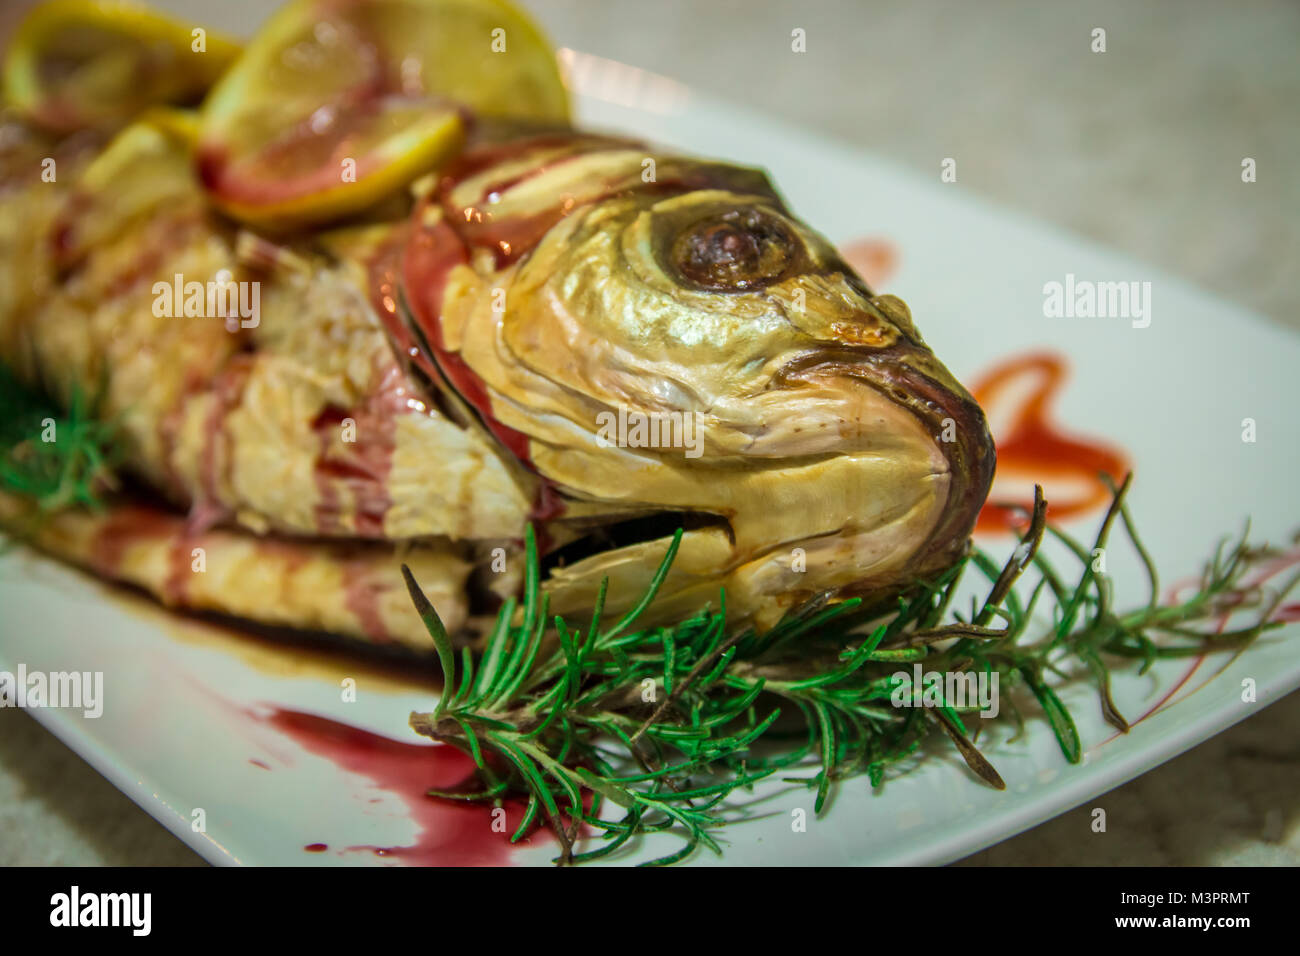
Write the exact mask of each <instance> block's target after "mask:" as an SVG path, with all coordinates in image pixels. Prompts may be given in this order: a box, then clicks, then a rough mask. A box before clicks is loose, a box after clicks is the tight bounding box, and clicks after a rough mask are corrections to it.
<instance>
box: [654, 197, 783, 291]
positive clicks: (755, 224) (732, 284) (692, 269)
mask: <svg viewBox="0 0 1300 956" xmlns="http://www.w3.org/2000/svg"><path fill="white" fill-rule="evenodd" d="M798 247H799V242H798V239H797V238H796V236H795V234H794V232H793V231H792V230H791V229H790V227H789V226H788V225H787V224H786V223H785V222H784V221H783V220H782V219H781V218H780V217H778V216H776V215H774V214H772V213H770V212H767V211H766V210H763V209H759V208H753V207H751V208H746V209H729V210H727V211H725V212H722V213H718V214H714V215H709V216H705V217H703V218H701V219H697V220H695V221H694V222H692V223H690V224H689V225H688V226H687V227H686V228H684V229H683V230H682V231H681V232H679V233H678V234H677V235H676V237H674V238H673V239H672V241H671V243H670V245H669V247H668V249H667V250H666V251H667V258H668V262H667V263H666V265H668V266H669V268H671V270H672V271H673V272H675V273H676V274H677V275H679V276H680V277H681V278H683V279H685V280H686V281H687V282H689V283H690V284H692V285H694V286H696V287H697V288H700V289H705V290H708V291H710V292H743V291H746V290H749V289H760V288H762V287H764V286H766V285H770V284H772V283H773V282H776V281H777V280H779V279H780V278H782V277H783V276H785V275H787V274H788V273H789V272H790V271H791V266H792V265H793V264H794V263H795V261H796V259H797V258H798V256H797V251H798Z"/></svg>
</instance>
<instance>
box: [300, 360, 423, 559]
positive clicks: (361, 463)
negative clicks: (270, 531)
mask: <svg viewBox="0 0 1300 956" xmlns="http://www.w3.org/2000/svg"><path fill="white" fill-rule="evenodd" d="M375 376H376V378H377V383H375V384H373V385H372V387H371V388H370V390H369V391H368V392H367V394H366V396H365V399H364V401H363V402H362V403H361V405H360V406H359V407H357V408H354V409H342V408H337V407H334V406H328V407H326V408H325V409H324V410H323V411H321V413H320V414H319V415H317V416H316V419H315V421H313V422H312V430H313V431H315V433H316V437H317V441H318V442H319V443H320V453H319V455H318V456H317V458H316V463H315V466H314V469H313V474H314V478H315V481H316V490H317V494H318V496H319V497H318V501H317V503H316V508H315V512H316V524H317V527H318V528H320V530H321V531H323V532H327V533H328V532H336V531H338V530H340V529H341V527H342V523H341V521H340V520H339V519H340V517H341V511H342V500H341V495H340V489H347V491H348V492H349V493H350V494H351V498H352V503H353V507H354V509H355V511H354V514H353V530H354V532H355V534H356V535H357V536H358V537H362V538H382V537H384V516H385V515H386V514H387V513H388V509H389V508H390V507H391V506H392V503H393V501H392V498H391V496H390V495H389V493H388V474H389V472H390V471H391V469H392V464H393V449H394V448H395V447H396V443H397V419H398V416H400V415H405V414H409V413H410V412H411V404H410V401H411V398H412V395H411V392H410V390H409V389H408V387H407V382H406V376H405V374H404V373H403V372H402V369H401V367H400V366H399V365H398V364H397V363H396V362H393V363H392V364H390V365H388V366H387V367H384V368H379V369H377V371H376V373H375ZM349 418H350V419H352V421H353V423H354V424H355V436H354V437H355V441H341V437H342V434H343V432H342V427H343V423H344V421H345V420H346V419H349Z"/></svg>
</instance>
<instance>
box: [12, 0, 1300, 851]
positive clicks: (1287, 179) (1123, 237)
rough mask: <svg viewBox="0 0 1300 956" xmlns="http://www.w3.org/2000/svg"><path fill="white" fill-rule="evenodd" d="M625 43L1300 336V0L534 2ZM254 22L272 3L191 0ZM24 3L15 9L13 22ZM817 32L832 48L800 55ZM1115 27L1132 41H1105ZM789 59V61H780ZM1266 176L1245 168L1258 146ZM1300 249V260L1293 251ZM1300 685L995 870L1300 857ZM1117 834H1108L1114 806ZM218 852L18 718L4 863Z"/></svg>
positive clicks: (612, 54) (682, 74)
mask: <svg viewBox="0 0 1300 956" xmlns="http://www.w3.org/2000/svg"><path fill="white" fill-rule="evenodd" d="M526 2H527V5H528V6H529V7H530V8H531V9H532V10H533V11H534V12H535V13H536V14H537V16H538V17H539V19H540V20H541V21H542V23H543V24H544V25H545V27H546V28H547V30H548V32H549V34H550V36H551V38H552V39H553V40H554V41H555V42H556V43H557V44H559V45H563V46H568V47H572V48H574V49H577V50H582V51H585V52H589V53H596V54H599V55H601V56H605V57H609V58H612V59H616V60H622V61H624V62H627V63H631V64H634V65H636V66H640V67H643V68H645V69H649V70H653V71H655V72H658V73H664V74H668V75H670V76H674V77H676V78H678V79H680V80H683V81H684V82H686V83H688V84H690V85H693V86H698V87H701V88H704V89H708V90H709V91H711V92H712V93H714V94H716V95H718V96H721V97H724V98H729V99H731V100H734V101H737V102H740V103H744V104H747V105H750V106H754V107H758V108H761V109H764V110H767V111H769V112H771V113H774V114H777V115H780V116H783V117H785V118H787V119H790V120H793V121H795V122H797V123H799V124H802V125H803V126H805V127H808V128H810V129H814V130H817V131H819V132H821V133H825V134H830V135H833V136H835V137H838V138H839V139H841V140H844V141H846V142H849V143H851V144H854V145H856V146H860V147H861V148H862V149H864V150H869V151H872V152H874V153H877V154H879V155H881V156H885V157H888V158H890V159H892V160H894V161H895V162H897V163H899V164H901V165H904V166H908V167H911V168H914V169H917V170H920V171H923V172H925V173H926V174H927V175H929V174H931V173H935V174H936V175H937V172H936V171H937V169H938V167H939V163H940V161H941V159H942V158H944V157H948V156H951V157H956V158H958V160H959V163H960V168H961V180H960V182H961V186H960V188H963V189H969V190H971V191H973V192H977V193H980V194H982V195H984V196H986V197H989V198H991V199H994V200H996V201H999V202H1001V203H1003V204H1005V205H1007V206H1009V207H1014V208H1017V209H1019V210H1021V211H1023V212H1026V213H1028V214H1030V215H1033V216H1036V217H1038V218H1041V219H1044V220H1047V221H1050V222H1053V223H1055V224H1057V225H1059V226H1061V227H1064V228H1066V229H1069V230H1071V231H1073V232H1076V233H1079V234H1083V235H1086V236H1088V237H1090V238H1092V239H1095V240H1098V241H1100V242H1104V243H1106V244H1108V245H1110V246H1113V247H1115V248H1117V249H1120V250H1123V251H1124V252H1127V253H1129V254H1131V255H1133V256H1135V257H1137V258H1139V259H1141V260H1144V261H1148V262H1151V263H1153V264H1155V265H1158V266H1160V267H1162V268H1164V269H1166V270H1167V271H1169V272H1172V273H1174V274H1178V275H1181V276H1183V277H1185V278H1187V279H1189V280H1191V281H1192V282H1194V283H1196V284H1198V285H1200V286H1202V287H1204V288H1207V289H1212V290H1214V292H1215V293H1216V294H1217V295H1219V296H1220V297H1222V298H1224V299H1228V300H1230V301H1233V302H1237V303H1240V304H1242V305H1245V306H1247V307H1250V308H1252V309H1255V310H1257V311H1259V312H1262V313H1264V314H1265V315H1267V316H1268V317H1269V318H1271V319H1273V320H1274V321H1278V322H1281V323H1284V324H1286V325H1290V326H1292V327H1295V328H1300V290H1297V286H1296V282H1295V278H1294V277H1295V269H1296V267H1295V264H1296V263H1297V262H1300V230H1297V228H1296V222H1297V219H1298V218H1300V178H1298V177H1296V176H1295V168H1296V161H1295V157H1296V156H1297V155H1300V115H1298V112H1300V110H1298V109H1297V104H1300V57H1297V55H1296V37H1297V36H1300V5H1297V4H1295V3H1291V2H1281V0H1275V2H1264V0H1244V2H1240V3H1232V4H1228V3H1211V2H1202V0H1159V2H1155V0H1148V2H1131V0H1103V2H1094V3H1091V4H1087V5H1083V4H1070V5H1065V4H1037V3H1011V2H983V3H978V4H977V3H969V2H962V0H954V2H939V3H935V2H927V0H916V2H904V0H900V2H887V3H882V2H876V0H870V2H868V0H859V2H851V0H842V2H841V0H804V2H797V3H796V2H785V3H782V2H771V0H744V2H741V0H727V2H723V0H656V2H654V3H648V4H647V3H644V2H643V0H526ZM159 5H161V6H168V7H171V8H173V9H180V10H186V11H191V12H194V11H203V10H208V9H213V10H215V13H214V14H212V15H209V16H207V17H205V18H204V19H206V20H207V21H208V22H210V23H212V24H213V25H214V26H219V27H224V28H226V29H228V30H233V31H237V32H247V31H248V30H249V29H251V28H252V27H253V26H255V25H256V23H257V22H258V21H259V20H260V19H261V18H262V17H263V16H264V14H265V11H266V9H268V8H269V6H270V5H269V4H266V3H263V2H261V0H223V2H221V3H217V2H215V0H170V2H168V3H164V4H159ZM14 10H16V7H13V6H12V5H10V4H6V9H5V10H4V11H3V12H0V33H2V32H4V29H5V23H6V21H10V22H11V21H12V19H13V15H14V14H13V11H14ZM796 27H798V28H802V29H804V30H805V31H806V34H807V53H806V54H805V55H803V56H801V57H790V56H782V57H780V58H779V59H777V58H774V51H780V52H785V51H788V49H789V38H790V32H791V30H793V29H794V28H796ZM1094 27H1102V28H1104V29H1105V30H1106V31H1107V52H1106V53H1104V54H1094V53H1092V52H1090V50H1089V40H1090V35H1091V31H1092V30H1093V28H1094ZM773 63H779V64H780V66H779V68H773V67H772V66H771V64H773ZM1247 156H1249V157H1253V158H1254V159H1255V160H1256V162H1257V168H1258V182H1256V183H1254V184H1251V185H1249V186H1247V185H1245V184H1243V183H1242V182H1241V180H1240V165H1241V160H1242V158H1243V157H1247ZM1287 263H1291V265H1290V266H1287V265H1286V264H1287ZM1297 727H1300V694H1292V695H1290V696H1289V697H1288V698H1286V699H1284V700H1282V701H1280V702H1278V703H1276V704H1274V705H1273V706H1271V707H1268V708H1266V709H1264V710H1262V711H1261V712H1260V713H1259V714H1258V715H1256V716H1253V717H1251V718H1249V719H1247V720H1246V721H1244V722H1242V723H1241V724H1238V725H1237V726H1236V727H1233V728H1232V729H1230V730H1228V731H1226V732H1225V733H1223V734H1220V735H1219V736H1217V737H1215V738H1214V739H1212V740H1209V741H1207V742H1206V743H1204V744H1202V745H1200V746H1199V747H1196V748H1194V749H1193V750H1191V751H1189V752H1188V753H1186V754H1184V755H1183V756H1181V757H1178V758H1176V759H1174V760H1172V761H1170V762H1168V763H1167V764H1165V765H1164V766H1162V767H1160V768H1158V769H1156V770H1153V771H1151V772H1150V773H1147V774H1145V775H1144V776H1142V777H1140V778H1138V779H1137V780H1134V781H1132V782H1130V783H1128V784H1126V785H1124V786H1122V787H1119V788H1117V789H1115V790H1113V791H1111V792H1110V793H1108V794H1105V795H1104V796H1102V797H1100V798H1098V799H1097V800H1094V801H1091V802H1089V803H1088V804H1087V805H1085V806H1084V807H1081V808H1078V809H1076V810H1073V811H1071V812H1069V813H1066V814H1064V815H1062V816H1060V817H1058V818H1056V819H1055V820H1052V821H1050V822H1048V823H1045V824H1043V825H1041V826H1038V827H1035V828H1034V829H1032V830H1029V831H1027V832H1025V833H1023V834H1021V835H1019V836H1016V837H1013V838H1011V839H1009V840H1006V841H1004V842H1003V843H1000V844H998V845H996V846H994V847H992V848H990V849H988V850H985V851H983V852H981V853H979V854H976V855H975V856H974V857H971V858H970V859H969V860H967V861H965V862H966V863H969V864H974V865H979V864H998V865H1004V864H1022V863H1023V864H1098V865H1113V864H1148V865H1160V864H1209V865H1220V864H1222V865H1235V864H1279V865H1292V866H1294V865H1296V864H1297V863H1300V734H1297ZM1097 806H1100V807H1105V808H1106V810H1107V816H1108V829H1107V832H1106V833H1105V834H1096V833H1093V832H1092V830H1091V827H1090V826H1089V823H1090V820H1091V816H1090V811H1091V808H1092V807H1097ZM199 862H201V861H200V860H199V858H198V857H197V856H195V855H194V854H193V853H192V852H191V851H190V850H188V849H187V848H185V847H184V846H183V845H182V844H181V843H179V842H178V841H177V840H176V839H175V838H173V837H172V836H171V835H170V834H168V833H167V832H166V831H165V830H163V828H162V827H161V826H159V825H158V824H157V823H155V822H154V821H153V820H152V819H151V818H150V817H148V816H147V815H146V814H145V813H144V812H143V811H142V810H140V809H139V808H137V807H136V806H135V805H134V804H132V803H131V802H130V801H129V800H128V799H127V798H126V797H125V796H123V795H122V794H120V793H119V792H118V791H117V790H115V789H114V788H113V787H112V786H111V785H110V784H109V783H107V782H106V781H105V780H104V779H103V778H101V777H100V776H99V775H98V774H96V773H95V772H94V771H93V770H92V769H91V768H90V767H89V766H87V765H86V764H85V763H84V762H82V761H81V760H80V759H79V758H78V757H76V756H75V755H74V754H72V753H71V752H70V751H69V750H68V749H67V748H66V747H64V746H63V744H61V743H59V742H58V741H57V740H56V739H55V738H54V737H52V736H51V735H49V734H47V733H46V732H45V731H43V730H42V729H41V728H40V727H39V726H37V725H36V723H35V722H34V721H33V720H32V719H31V718H30V717H29V716H27V715H26V714H23V713H20V712H17V711H13V710H0V864H5V865H7V864H114V865H139V864H184V863H199Z"/></svg>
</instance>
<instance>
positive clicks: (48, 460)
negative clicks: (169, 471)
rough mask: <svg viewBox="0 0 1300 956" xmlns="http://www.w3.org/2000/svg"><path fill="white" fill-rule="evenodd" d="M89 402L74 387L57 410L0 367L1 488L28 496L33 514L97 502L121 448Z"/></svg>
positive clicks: (109, 480) (111, 428)
mask: <svg viewBox="0 0 1300 956" xmlns="http://www.w3.org/2000/svg"><path fill="white" fill-rule="evenodd" d="M93 405H94V403H93V402H91V401H88V400H87V399H86V397H85V396H84V395H83V394H82V393H81V392H80V391H74V392H73V393H72V396H71V400H70V402H69V403H68V405H67V407H66V408H61V407H60V406H59V405H58V404H57V403H56V402H54V401H53V400H52V399H50V398H49V397H48V396H47V395H45V394H43V393H41V392H39V391H37V390H35V389H32V388H29V387H27V386H26V385H24V384H22V383H21V382H19V381H18V379H17V378H15V377H14V375H13V373H12V372H11V371H10V370H9V369H8V368H6V367H5V366H4V365H0V491H6V492H11V493H13V494H17V495H22V496H23V497H25V498H27V499H29V500H31V501H32V502H34V504H35V506H36V513H37V515H41V514H52V513H54V512H56V511H60V510H62V509H64V508H68V507H72V506H76V505H81V506H85V507H97V506H99V505H100V504H101V503H102V501H101V499H102V493H103V491H104V490H105V489H106V488H109V487H112V483H113V479H112V470H111V469H112V466H113V464H114V462H115V461H116V460H117V452H118V451H119V449H118V447H117V445H118V443H117V442H116V440H115V435H116V431H117V429H116V427H115V425H114V424H113V423H111V422H104V421H101V420H99V419H97V418H96V417H95V415H94V409H93Z"/></svg>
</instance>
